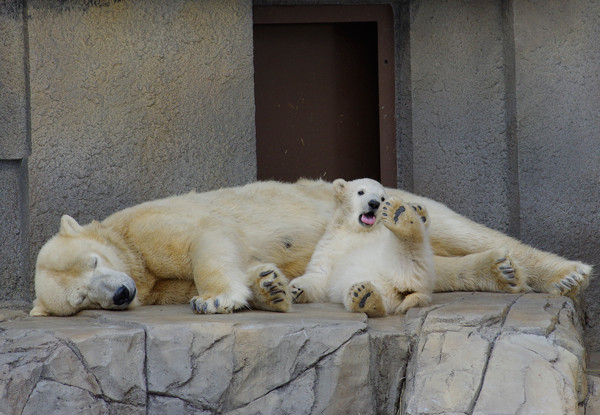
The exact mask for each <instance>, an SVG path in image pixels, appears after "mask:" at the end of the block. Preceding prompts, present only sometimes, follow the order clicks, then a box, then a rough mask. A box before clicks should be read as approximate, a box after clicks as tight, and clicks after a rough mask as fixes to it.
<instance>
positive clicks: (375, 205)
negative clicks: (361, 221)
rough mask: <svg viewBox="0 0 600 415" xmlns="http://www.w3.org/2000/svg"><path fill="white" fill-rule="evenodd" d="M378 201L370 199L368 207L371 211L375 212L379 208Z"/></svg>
mask: <svg viewBox="0 0 600 415" xmlns="http://www.w3.org/2000/svg"><path fill="white" fill-rule="evenodd" d="M379 204H380V203H379V200H375V199H371V200H369V207H370V208H371V209H373V210H376V209H378V208H379Z"/></svg>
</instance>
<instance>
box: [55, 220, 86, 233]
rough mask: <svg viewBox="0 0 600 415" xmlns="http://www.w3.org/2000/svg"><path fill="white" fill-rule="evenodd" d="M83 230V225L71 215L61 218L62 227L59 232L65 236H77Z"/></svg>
mask: <svg viewBox="0 0 600 415" xmlns="http://www.w3.org/2000/svg"><path fill="white" fill-rule="evenodd" d="M82 230H83V227H82V226H81V225H80V224H78V223H77V221H76V220H75V219H73V218H72V217H70V216H69V215H63V216H62V218H60V229H59V231H58V233H60V234H61V235H65V236H75V235H77V234H78V233H80V232H81V231H82Z"/></svg>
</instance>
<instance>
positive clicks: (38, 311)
mask: <svg viewBox="0 0 600 415" xmlns="http://www.w3.org/2000/svg"><path fill="white" fill-rule="evenodd" d="M29 315H30V316H31V317H46V316H49V315H50V314H49V313H48V312H47V311H46V309H45V308H44V307H43V306H42V305H41V304H40V303H39V301H38V300H34V301H33V308H32V309H31V311H30V312H29Z"/></svg>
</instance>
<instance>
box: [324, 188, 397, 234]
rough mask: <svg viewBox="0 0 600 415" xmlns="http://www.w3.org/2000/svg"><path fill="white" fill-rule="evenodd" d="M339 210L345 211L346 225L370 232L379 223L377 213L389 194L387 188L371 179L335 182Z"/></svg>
mask: <svg viewBox="0 0 600 415" xmlns="http://www.w3.org/2000/svg"><path fill="white" fill-rule="evenodd" d="M333 189H334V192H335V198H336V203H337V208H338V209H342V210H343V216H342V217H343V218H344V221H345V224H346V225H350V226H352V227H356V229H357V230H368V229H370V228H372V227H373V226H374V225H375V224H376V223H377V219H378V216H377V212H378V211H379V208H380V206H381V203H382V202H383V201H385V198H386V197H387V194H386V192H385V188H384V187H383V186H382V185H381V184H380V183H379V182H377V181H375V180H371V179H357V180H352V181H349V182H347V181H345V180H343V179H337V180H335V181H334V182H333Z"/></svg>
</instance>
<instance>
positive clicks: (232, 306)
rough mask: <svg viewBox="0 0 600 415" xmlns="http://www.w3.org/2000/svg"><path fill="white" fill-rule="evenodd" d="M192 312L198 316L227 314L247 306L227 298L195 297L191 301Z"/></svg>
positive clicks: (220, 296)
mask: <svg viewBox="0 0 600 415" xmlns="http://www.w3.org/2000/svg"><path fill="white" fill-rule="evenodd" d="M190 306H191V307H192V311H193V312H194V313H196V314H226V313H231V312H233V310H236V309H239V308H242V307H244V306H245V304H237V303H235V302H233V301H231V300H230V299H228V298H227V297H226V296H223V295H219V296H216V297H202V296H195V297H193V298H192V299H191V300H190Z"/></svg>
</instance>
